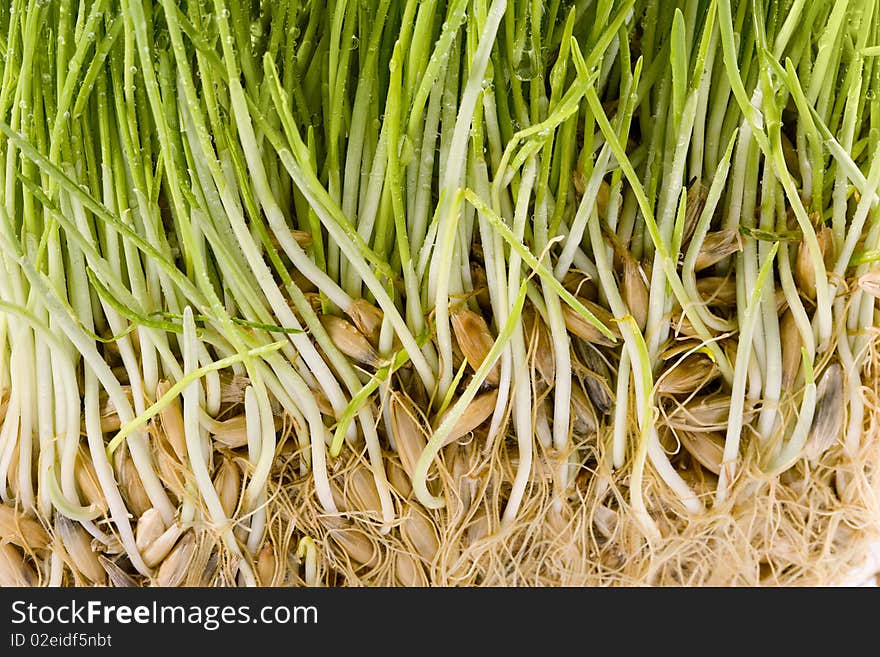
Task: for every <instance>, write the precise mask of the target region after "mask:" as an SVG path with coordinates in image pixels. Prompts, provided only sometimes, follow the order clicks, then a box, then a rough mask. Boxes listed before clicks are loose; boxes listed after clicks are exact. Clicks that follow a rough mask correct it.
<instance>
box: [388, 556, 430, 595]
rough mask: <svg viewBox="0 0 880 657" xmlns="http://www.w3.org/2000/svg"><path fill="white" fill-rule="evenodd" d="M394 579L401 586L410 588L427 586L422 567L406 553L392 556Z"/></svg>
mask: <svg viewBox="0 0 880 657" xmlns="http://www.w3.org/2000/svg"><path fill="white" fill-rule="evenodd" d="M394 577H395V578H396V579H397V581H398V582H399V583H400V584H401V585H403V586H407V587H410V588H413V587H419V586H427V584H428V581H427V579H426V578H425V571H424V569H423V568H422V565H421V564H420V563H419V562H418V561H416V560H415V559H414V558H413V557H412V555H410V554H407V553H406V552H398V553H397V554H395V555H394Z"/></svg>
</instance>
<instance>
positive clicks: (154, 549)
mask: <svg viewBox="0 0 880 657" xmlns="http://www.w3.org/2000/svg"><path fill="white" fill-rule="evenodd" d="M182 533H183V528H182V527H181V526H180V525H179V524H178V523H176V522H175V523H173V524H172V525H171V526H170V527H169V528H168V529H166V530H165V531H164V532H162V534H161V535H160V536H159V537H158V538H157V539H155V540H154V541H153V542H152V543H150V544H149V545H148V546H147V547H146V548H144V550H143V551H142V552H141V556H142V557H143V559H144V563H145V564H147V565H148V566H149V567H150V568H155V567H156V566H158V565H159V563H161V562H162V560H163V559H164V558H165V557H167V556H168V553H169V552H171V548H173V547H174V544H175V543H177V539H178V538H180V535H181V534H182Z"/></svg>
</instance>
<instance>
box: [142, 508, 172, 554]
mask: <svg viewBox="0 0 880 657" xmlns="http://www.w3.org/2000/svg"><path fill="white" fill-rule="evenodd" d="M165 529H166V528H165V522H164V521H163V520H162V514H161V513H160V512H159V509H157V508H155V507H154V508H152V509H147V510H146V511H144V513H143V515H142V516H141V517H140V518H138V521H137V528H136V529H135V533H134V535H135V545H137V548H138V550H140V551H141V552H143V551H144V550H146V549H147V548H148V547H149V546H150V545H152V544H153V542H154V541H156V539H158V538H159V537H160V536H161V535H162V534H163V533H165Z"/></svg>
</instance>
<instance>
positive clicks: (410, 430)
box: [390, 395, 428, 480]
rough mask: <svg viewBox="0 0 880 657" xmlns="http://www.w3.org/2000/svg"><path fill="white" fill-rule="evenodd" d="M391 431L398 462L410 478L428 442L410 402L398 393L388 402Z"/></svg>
mask: <svg viewBox="0 0 880 657" xmlns="http://www.w3.org/2000/svg"><path fill="white" fill-rule="evenodd" d="M390 417H391V433H392V434H393V436H394V445H395V446H396V447H397V454H398V456H399V457H400V464H401V466H402V467H403V469H404V471H405V472H406V474H407V476H409V478H410V480H412V477H413V473H415V471H416V463H417V462H418V460H419V457H420V456H421V454H422V452H423V451H424V449H425V447H426V446H427V444H428V441H427V438H426V436H425V430H424V428H423V426H422V425H421V424H420V423H418V422H417V421H416V419H415V418H417V417H418V415H417V414H416V411H415V409H414V408H412V406H411V404H409V403H408V402H406V401H404V398H403V397H401V396H400V395H393V396H392V397H391V402H390Z"/></svg>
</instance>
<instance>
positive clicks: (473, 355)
mask: <svg viewBox="0 0 880 657" xmlns="http://www.w3.org/2000/svg"><path fill="white" fill-rule="evenodd" d="M450 320H451V321H452V330H453V332H454V333H455V340H456V342H457V343H458V346H459V348H460V349H461V353H462V354H463V355H464V357H465V359H466V360H467V362H468V365H470V366H471V368H472V369H473V370H474V371H475V372H476V371H477V369H478V368H479V367H480V365H482V364H483V361H484V360H485V359H486V356H488V355H489V351H490V350H491V349H492V345H493V344H494V342H495V339H494V338H493V337H492V332H491V331H490V330H489V325H488V324H486V320H485V319H483V318H482V317H481V316H480V315H478V314H477V313H475V312H473V311H472V310H468V309H467V308H464V307H459V308H457V309H456V310H455V311H453V312H452V313H451V315H450ZM500 377H501V374H500V371H499V369H498V364H497V363H496V364H495V366H494V367H492V369H491V370H489V373H488V374H487V375H486V382H487V383H490V384H492V385H498V381H499V379H500Z"/></svg>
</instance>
